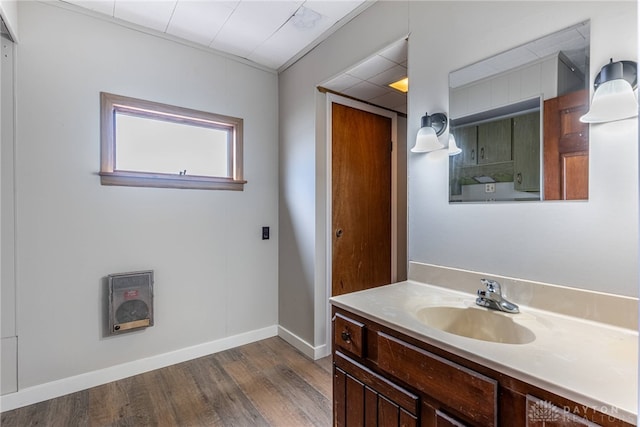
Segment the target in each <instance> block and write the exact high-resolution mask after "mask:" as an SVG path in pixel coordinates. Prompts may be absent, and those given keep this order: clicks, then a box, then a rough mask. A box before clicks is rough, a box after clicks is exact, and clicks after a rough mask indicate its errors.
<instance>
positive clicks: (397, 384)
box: [331, 281, 638, 427]
mask: <svg viewBox="0 0 640 427" xmlns="http://www.w3.org/2000/svg"><path fill="white" fill-rule="evenodd" d="M331 303H332V305H333V361H334V377H333V387H334V388H333V390H334V425H337V426H345V425H346V426H351V425H378V426H385V427H386V426H396V425H397V426H508V427H517V426H543V425H544V426H594V425H601V426H631V425H635V419H636V414H637V380H636V378H637V343H638V341H637V339H638V335H637V332H636V331H632V330H628V329H624V328H620V327H615V326H610V325H606V324H602V323H597V322H593V321H586V320H582V319H577V318H572V317H569V316H565V315H558V314H555V313H552V312H545V311H543V310H537V309H534V308H528V307H521V313H519V314H509V313H502V312H497V311H493V310H488V309H486V308H482V307H477V306H476V305H475V296H474V295H471V294H468V293H464V292H458V291H453V290H449V289H446V288H442V287H437V286H431V285H427V284H423V283H420V282H413V281H406V282H401V283H397V284H393V285H388V286H383V287H380V288H374V289H369V290H366V291H361V292H355V293H352V294H346V295H341V296H338V297H334V298H331Z"/></svg>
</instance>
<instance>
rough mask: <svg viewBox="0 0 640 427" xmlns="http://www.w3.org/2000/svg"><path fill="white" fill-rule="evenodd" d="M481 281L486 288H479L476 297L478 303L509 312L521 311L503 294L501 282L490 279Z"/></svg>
mask: <svg viewBox="0 0 640 427" xmlns="http://www.w3.org/2000/svg"><path fill="white" fill-rule="evenodd" d="M480 282H482V284H483V285H484V286H485V288H486V289H478V298H476V304H477V305H479V306H482V307H487V308H492V309H494V310H500V311H504V312H507V313H520V309H519V308H518V306H517V305H515V304H514V303H512V302H509V301H507V300H506V299H505V298H504V297H503V296H502V289H501V288H500V283H498V282H496V281H495V280H489V279H480Z"/></svg>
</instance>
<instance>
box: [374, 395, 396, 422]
mask: <svg viewBox="0 0 640 427" xmlns="http://www.w3.org/2000/svg"><path fill="white" fill-rule="evenodd" d="M378 416H379V418H378V421H379V425H381V426H390V427H392V426H397V425H398V422H399V421H400V408H399V407H398V405H396V404H395V403H393V402H391V401H390V400H389V399H387V398H385V397H384V396H378Z"/></svg>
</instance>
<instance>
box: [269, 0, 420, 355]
mask: <svg viewBox="0 0 640 427" xmlns="http://www.w3.org/2000/svg"><path fill="white" fill-rule="evenodd" d="M407 7H408V5H407V3H406V2H378V3H375V4H374V5H373V6H371V7H370V8H369V9H367V10H365V11H364V12H363V13H362V14H361V15H359V16H358V17H356V18H355V19H354V20H352V21H351V22H349V23H348V24H347V25H346V26H345V27H343V28H341V29H340V30H339V31H337V32H336V33H335V34H334V35H333V36H331V37H330V38H328V39H327V40H325V41H324V42H323V43H322V44H321V45H319V46H318V47H316V48H315V49H314V50H313V51H311V52H310V53H309V54H308V55H306V56H305V57H303V58H302V59H301V60H300V61H298V62H297V63H295V64H294V65H293V66H291V67H289V68H288V69H287V70H285V71H284V72H282V73H281V74H280V77H279V89H280V90H279V95H280V255H279V259H280V263H279V272H280V280H279V281H280V288H279V320H280V325H281V326H282V327H284V328H286V329H287V330H289V331H290V332H292V333H294V334H295V335H297V336H298V337H299V338H301V339H302V340H303V341H304V342H306V344H308V345H309V346H311V347H318V346H322V345H324V344H326V343H325V335H326V334H324V333H323V331H324V330H325V325H328V319H327V316H326V295H327V292H326V287H325V282H326V274H325V273H326V268H327V265H326V256H325V254H326V244H325V243H326V242H325V240H326V239H325V237H324V236H326V229H325V228H326V227H325V224H326V221H325V217H324V209H325V208H324V204H325V202H326V201H325V199H324V194H325V189H324V180H325V179H326V172H325V171H326V159H325V157H324V154H323V153H325V152H326V147H325V138H316V136H317V135H323V134H324V133H323V131H322V129H323V126H324V123H319V122H318V121H317V120H316V106H317V108H320V109H321V108H325V104H324V102H317V101H318V97H320V96H321V95H320V94H319V93H318V92H317V90H316V86H317V85H319V84H320V83H322V82H324V81H326V80H328V79H330V78H331V77H334V76H335V75H337V74H339V73H341V72H343V71H345V70H346V69H347V68H350V67H351V66H353V65H354V64H356V63H358V62H360V61H363V60H364V59H366V58H368V57H369V56H371V55H373V54H375V53H377V52H379V51H380V50H382V49H383V48H385V47H387V46H388V45H390V44H391V43H393V42H396V41H398V40H400V39H401V38H402V37H405V36H406V35H407V34H408V26H407ZM316 132H318V133H316Z"/></svg>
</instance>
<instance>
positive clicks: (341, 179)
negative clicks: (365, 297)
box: [331, 103, 392, 295]
mask: <svg viewBox="0 0 640 427" xmlns="http://www.w3.org/2000/svg"><path fill="white" fill-rule="evenodd" d="M331 116H332V119H331V120H332V131H331V139H332V148H331V152H332V160H331V165H332V166H331V168H332V175H331V182H332V233H333V239H332V240H333V242H332V254H333V256H332V292H331V294H332V295H341V294H345V293H349V292H354V291H359V290H362V289H368V288H372V287H376V286H381V285H385V284H388V283H390V281H391V148H392V147H391V141H392V140H391V119H390V118H388V117H383V116H379V115H377V114H374V113H370V112H367V111H362V110H358V109H356V108H352V107H348V106H345V105H341V104H336V103H334V104H333V105H332V115H331Z"/></svg>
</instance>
